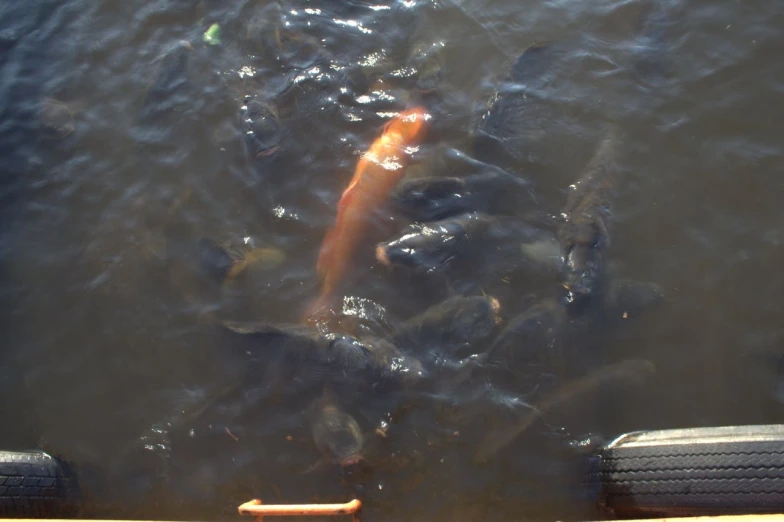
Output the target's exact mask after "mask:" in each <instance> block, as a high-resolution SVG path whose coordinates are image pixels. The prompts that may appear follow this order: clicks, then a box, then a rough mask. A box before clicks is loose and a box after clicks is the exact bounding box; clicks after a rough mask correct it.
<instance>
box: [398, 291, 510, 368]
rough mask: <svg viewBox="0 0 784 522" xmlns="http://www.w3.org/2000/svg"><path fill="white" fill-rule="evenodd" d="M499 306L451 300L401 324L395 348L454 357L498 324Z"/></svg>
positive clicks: (480, 299)
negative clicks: (398, 346) (419, 350)
mask: <svg viewBox="0 0 784 522" xmlns="http://www.w3.org/2000/svg"><path fill="white" fill-rule="evenodd" d="M500 308H501V306H500V304H499V303H498V300H497V299H495V298H493V297H489V296H488V297H486V296H468V297H465V296H455V297H450V298H449V299H447V300H445V301H442V302H441V303H438V304H436V305H434V306H431V307H430V308H428V309H427V310H425V311H424V312H422V313H421V314H419V315H416V316H414V317H412V318H410V319H408V320H407V321H405V322H404V323H403V324H402V325H401V327H400V329H399V331H398V332H397V334H396V335H395V339H396V344H399V345H400V346H404V345H412V344H413V345H414V346H418V347H420V348H422V349H427V350H434V351H438V352H441V353H445V354H448V355H455V354H456V353H458V352H460V351H462V350H461V349H463V348H471V347H473V346H474V345H475V344H476V343H478V342H481V341H483V340H485V339H486V338H487V337H488V336H489V335H490V334H491V333H492V332H493V331H494V330H495V328H496V327H497V326H498V324H499V323H500V322H501V318H500V315H499V312H500Z"/></svg>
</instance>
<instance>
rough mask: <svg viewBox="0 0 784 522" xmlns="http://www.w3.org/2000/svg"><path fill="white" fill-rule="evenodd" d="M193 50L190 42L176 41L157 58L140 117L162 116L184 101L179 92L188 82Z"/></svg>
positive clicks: (145, 118)
mask: <svg viewBox="0 0 784 522" xmlns="http://www.w3.org/2000/svg"><path fill="white" fill-rule="evenodd" d="M192 51H193V46H192V45H191V44H190V42H188V41H186V40H182V41H179V42H176V43H175V44H174V45H173V46H172V47H171V48H170V49H168V50H167V51H166V52H165V53H164V54H163V55H162V56H161V57H159V58H158V59H157V63H156V76H155V80H154V81H153V83H152V85H150V87H149V88H148V89H147V92H146V93H145V97H144V104H143V108H142V114H141V119H142V120H149V119H151V118H153V117H155V116H156V115H158V116H160V117H163V116H164V115H165V114H168V113H170V112H171V111H172V110H174V109H176V108H177V107H179V106H180V105H181V104H184V103H185V102H186V99H185V97H184V95H183V94H182V93H181V91H182V89H183V87H184V86H185V85H186V84H187V83H188V64H189V60H190V57H191V53H192Z"/></svg>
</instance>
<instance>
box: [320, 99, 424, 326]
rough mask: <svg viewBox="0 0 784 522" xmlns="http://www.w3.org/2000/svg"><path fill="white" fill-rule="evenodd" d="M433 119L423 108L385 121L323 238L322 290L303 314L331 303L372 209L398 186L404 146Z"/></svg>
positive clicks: (419, 135)
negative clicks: (379, 134) (332, 224)
mask: <svg viewBox="0 0 784 522" xmlns="http://www.w3.org/2000/svg"><path fill="white" fill-rule="evenodd" d="M429 118H430V116H429V115H428V114H427V112H426V111H425V109H424V108H423V107H415V108H413V109H408V110H406V111H403V112H401V113H400V114H398V115H397V116H396V117H395V118H394V119H392V120H391V121H389V122H388V123H387V124H386V125H385V126H384V131H383V132H382V133H381V136H379V137H378V138H377V139H376V141H374V142H373V145H372V146H371V147H370V150H368V151H367V152H366V153H365V154H364V155H363V156H362V159H360V160H359V163H358V164H357V168H356V170H355V171H354V177H353V178H352V180H351V183H349V185H348V188H346V190H345V191H344V192H343V196H342V197H341V198H340V202H339V203H338V215H337V219H336V221H335V226H334V227H332V228H331V229H330V230H329V231H328V232H327V235H326V236H325V237H324V242H323V243H322V245H321V252H320V253H319V259H318V264H317V265H316V270H317V271H318V273H319V276H320V277H321V279H322V287H321V294H320V295H319V297H318V298H317V299H316V300H315V301H314V302H313V303H312V304H311V305H310V306H309V307H308V309H307V311H306V314H305V319H306V320H307V319H308V318H310V317H311V316H313V315H314V314H315V313H316V312H318V311H319V310H320V309H322V308H324V307H326V306H327V305H329V304H330V301H331V300H332V299H333V298H334V295H335V292H336V290H337V287H338V285H339V284H340V282H341V281H342V280H343V278H344V277H345V276H346V273H347V272H348V271H349V269H350V267H351V261H352V258H353V256H354V252H355V250H356V248H357V245H358V244H359V242H360V241H361V240H362V237H363V236H364V235H365V232H366V230H367V228H368V225H369V222H370V216H371V215H372V213H373V211H374V210H376V209H377V208H379V207H380V206H381V205H383V204H384V203H385V202H386V201H387V200H388V198H389V193H390V192H391V190H392V189H393V188H394V187H395V185H397V183H398V181H400V178H401V177H402V176H403V172H404V171H405V167H406V163H407V161H408V154H407V153H406V150H405V149H406V147H410V146H413V145H416V144H418V143H419V142H420V141H421V140H422V137H423V135H424V133H425V129H426V122H427V120H428V119H429Z"/></svg>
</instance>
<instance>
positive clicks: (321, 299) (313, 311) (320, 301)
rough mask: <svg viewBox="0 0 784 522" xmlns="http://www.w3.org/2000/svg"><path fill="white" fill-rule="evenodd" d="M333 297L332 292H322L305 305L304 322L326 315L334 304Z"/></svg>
mask: <svg viewBox="0 0 784 522" xmlns="http://www.w3.org/2000/svg"><path fill="white" fill-rule="evenodd" d="M333 298H334V296H333V295H332V292H322V293H321V294H320V295H319V296H318V297H317V298H316V299H314V300H313V301H311V302H310V303H308V305H307V306H306V307H305V310H304V311H303V312H302V322H303V323H305V324H308V323H311V322H313V321H315V320H316V319H318V318H319V317H322V316H324V315H326V314H327V312H329V307H330V306H331V305H332V301H333Z"/></svg>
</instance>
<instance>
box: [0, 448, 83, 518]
mask: <svg viewBox="0 0 784 522" xmlns="http://www.w3.org/2000/svg"><path fill="white" fill-rule="evenodd" d="M81 505H82V497H81V494H80V491H79V485H78V483H77V480H76V477H75V476H74V474H73V472H72V471H71V469H70V468H69V466H68V465H67V464H65V463H64V462H62V461H61V460H59V459H57V458H55V457H52V456H51V455H49V454H48V453H44V452H43V451H0V517H1V518H55V517H58V518H72V517H76V516H78V515H79V514H80V512H81Z"/></svg>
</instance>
